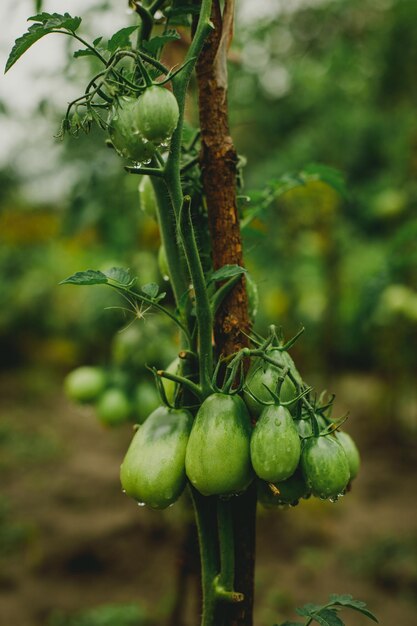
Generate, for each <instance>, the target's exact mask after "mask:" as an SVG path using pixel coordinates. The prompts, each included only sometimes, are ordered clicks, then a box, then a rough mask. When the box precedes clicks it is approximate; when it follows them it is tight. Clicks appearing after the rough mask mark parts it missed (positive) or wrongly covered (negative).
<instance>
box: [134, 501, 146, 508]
mask: <svg viewBox="0 0 417 626" xmlns="http://www.w3.org/2000/svg"><path fill="white" fill-rule="evenodd" d="M136 504H137V505H138V506H140V507H142V506H146V502H136Z"/></svg>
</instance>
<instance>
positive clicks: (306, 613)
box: [295, 602, 323, 617]
mask: <svg viewBox="0 0 417 626" xmlns="http://www.w3.org/2000/svg"><path fill="white" fill-rule="evenodd" d="M322 608H323V605H321V604H312V603H311V602H309V603H308V604H305V605H304V606H302V607H300V608H298V609H296V610H295V612H296V613H297V614H298V615H302V616H303V617H312V616H313V615H314V613H317V611H320V609H322Z"/></svg>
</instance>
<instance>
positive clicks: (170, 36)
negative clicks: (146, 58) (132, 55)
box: [142, 29, 181, 56]
mask: <svg viewBox="0 0 417 626" xmlns="http://www.w3.org/2000/svg"><path fill="white" fill-rule="evenodd" d="M180 38H181V37H180V34H179V33H178V32H177V31H176V30H173V29H171V30H167V31H166V33H165V34H164V35H157V36H156V37H152V39H150V40H149V41H144V42H143V44H142V45H143V47H144V48H145V50H146V51H147V52H149V53H150V54H152V55H153V56H155V55H156V54H157V52H158V50H159V49H160V48H162V47H163V46H164V45H165V44H166V43H168V42H169V41H175V40H176V39H180Z"/></svg>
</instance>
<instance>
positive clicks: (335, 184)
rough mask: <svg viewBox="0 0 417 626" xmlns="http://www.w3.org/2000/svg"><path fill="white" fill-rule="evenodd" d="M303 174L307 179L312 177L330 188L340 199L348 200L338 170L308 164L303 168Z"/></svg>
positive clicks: (316, 164)
mask: <svg viewBox="0 0 417 626" xmlns="http://www.w3.org/2000/svg"><path fill="white" fill-rule="evenodd" d="M304 172H305V173H306V174H307V175H308V177H314V178H316V179H317V180H321V181H323V182H324V183H326V184H327V185H329V187H332V188H333V189H334V190H335V191H337V193H338V194H339V195H340V196H342V198H345V199H347V198H349V193H348V190H347V187H346V183H345V179H344V177H343V174H342V173H341V172H340V171H339V170H337V169H335V168H333V167H329V166H328V165H322V164H320V163H310V165H307V166H306V167H305V168H304Z"/></svg>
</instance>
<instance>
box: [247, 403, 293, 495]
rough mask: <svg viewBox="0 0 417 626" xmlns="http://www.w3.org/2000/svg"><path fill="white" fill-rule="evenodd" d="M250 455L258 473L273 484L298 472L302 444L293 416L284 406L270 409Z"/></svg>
mask: <svg viewBox="0 0 417 626" xmlns="http://www.w3.org/2000/svg"><path fill="white" fill-rule="evenodd" d="M250 453H251V460H252V465H253V469H254V470H255V473H256V474H257V475H258V476H259V478H262V479H263V480H266V481H268V482H271V483H276V482H279V481H282V480H285V479H287V478H289V477H290V476H291V475H292V474H293V473H294V472H295V470H296V468H297V465H298V462H299V460H300V454H301V443H300V438H299V436H298V432H297V428H296V427H295V425H294V421H293V418H292V416H291V413H290V412H289V411H288V409H286V408H285V407H283V406H277V405H274V404H273V405H271V406H268V407H266V408H265V409H264V410H263V411H262V413H261V417H260V418H259V420H258V422H257V423H256V426H255V428H254V430H253V433H252V438H251V442H250Z"/></svg>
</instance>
